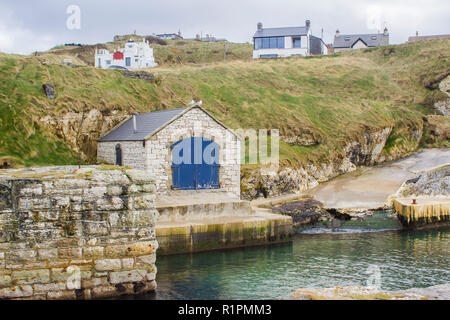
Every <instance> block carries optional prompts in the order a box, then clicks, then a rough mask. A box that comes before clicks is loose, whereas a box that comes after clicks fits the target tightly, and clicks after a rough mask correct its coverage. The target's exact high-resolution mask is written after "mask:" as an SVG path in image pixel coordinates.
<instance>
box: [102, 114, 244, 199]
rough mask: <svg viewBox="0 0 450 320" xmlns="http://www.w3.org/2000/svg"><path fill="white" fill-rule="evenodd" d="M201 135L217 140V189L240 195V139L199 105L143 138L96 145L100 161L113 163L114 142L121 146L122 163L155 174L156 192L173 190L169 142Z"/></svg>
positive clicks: (114, 157)
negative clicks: (218, 186) (146, 138)
mask: <svg viewBox="0 0 450 320" xmlns="http://www.w3.org/2000/svg"><path fill="white" fill-rule="evenodd" d="M191 137H202V138H205V139H209V140H211V141H214V142H216V143H217V144H219V147H220V151H219V158H220V167H219V184H220V188H219V189H213V190H209V191H210V192H215V191H217V192H227V193H230V194H233V195H235V196H236V197H240V160H241V158H240V157H241V149H240V147H241V141H240V139H239V137H238V136H237V135H235V134H234V133H232V132H231V131H230V130H228V129H226V128H225V127H224V126H223V125H221V124H220V123H218V122H217V121H216V120H215V119H214V118H212V117H211V116H209V115H208V114H207V113H206V112H204V111H203V110H202V109H201V108H192V109H191V110H189V111H188V112H186V113H185V114H183V115H182V116H181V117H179V118H177V119H176V120H174V121H172V122H171V123H169V124H168V125H167V126H165V127H164V128H162V129H161V130H160V131H158V132H157V133H156V134H154V135H153V136H151V137H149V139H148V140H146V141H106V142H99V143H98V146H97V159H98V162H100V163H108V164H115V163H116V145H118V144H120V147H121V149H122V158H123V166H129V167H132V168H135V169H140V170H146V171H148V172H150V173H151V174H152V175H153V176H154V178H155V185H156V192H157V194H165V195H167V194H170V193H171V192H172V188H171V187H172V150H171V146H172V145H173V144H174V143H176V142H178V141H180V140H183V139H186V138H191Z"/></svg>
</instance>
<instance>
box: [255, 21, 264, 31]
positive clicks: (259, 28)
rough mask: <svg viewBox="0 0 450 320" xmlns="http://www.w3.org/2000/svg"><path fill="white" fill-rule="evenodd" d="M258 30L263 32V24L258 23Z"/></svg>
mask: <svg viewBox="0 0 450 320" xmlns="http://www.w3.org/2000/svg"><path fill="white" fill-rule="evenodd" d="M256 28H257V29H258V31H261V30H262V28H263V25H262V22H258V24H257V25H256Z"/></svg>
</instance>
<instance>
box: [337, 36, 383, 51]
mask: <svg viewBox="0 0 450 320" xmlns="http://www.w3.org/2000/svg"><path fill="white" fill-rule="evenodd" d="M346 38H348V39H349V40H345V39H346ZM359 39H361V40H362V41H363V42H364V43H365V44H366V45H367V46H368V47H378V46H386V45H388V44H389V35H384V34H383V33H373V34H340V35H339V36H334V42H333V48H351V47H352V46H353V45H354V44H355V43H356V42H357V41H358V40H359Z"/></svg>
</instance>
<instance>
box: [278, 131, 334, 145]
mask: <svg viewBox="0 0 450 320" xmlns="http://www.w3.org/2000/svg"><path fill="white" fill-rule="evenodd" d="M280 138H281V139H282V140H283V141H284V142H286V143H287V144H290V145H291V146H292V145H297V146H311V145H314V144H317V143H321V142H325V138H324V137H323V136H322V135H320V134H318V133H316V132H314V131H313V130H310V129H308V128H302V129H301V131H300V132H298V133H297V134H296V135H293V136H283V135H282V136H280Z"/></svg>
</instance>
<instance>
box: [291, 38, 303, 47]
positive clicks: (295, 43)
mask: <svg viewBox="0 0 450 320" xmlns="http://www.w3.org/2000/svg"><path fill="white" fill-rule="evenodd" d="M301 47H302V42H301V38H292V48H301Z"/></svg>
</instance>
